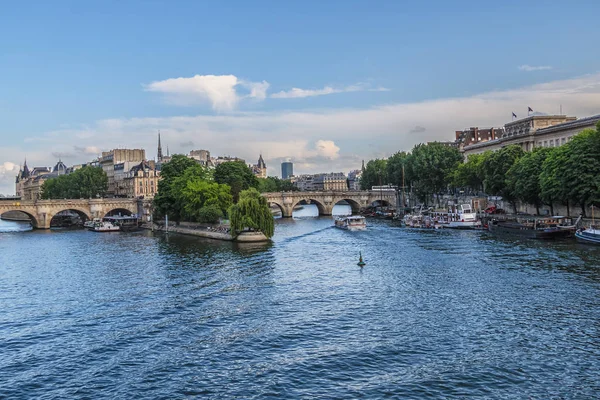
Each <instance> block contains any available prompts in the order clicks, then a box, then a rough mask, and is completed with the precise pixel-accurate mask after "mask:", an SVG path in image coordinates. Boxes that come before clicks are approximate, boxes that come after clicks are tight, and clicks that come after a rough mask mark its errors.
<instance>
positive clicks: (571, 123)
mask: <svg viewBox="0 0 600 400" xmlns="http://www.w3.org/2000/svg"><path fill="white" fill-rule="evenodd" d="M598 121H600V114H598V115H594V116H592V117H586V118H581V119H577V118H576V117H567V116H566V115H543V114H541V113H535V114H534V115H531V116H529V117H527V118H523V119H520V120H517V121H513V122H509V123H507V124H505V125H504V131H503V132H502V134H500V135H497V136H496V137H495V138H493V139H489V140H485V141H479V142H475V143H471V144H468V145H464V146H463V147H462V151H463V153H464V156H465V159H466V158H467V157H468V156H469V155H471V154H480V153H483V152H485V151H487V150H491V151H496V150H499V149H501V148H502V147H505V146H509V145H512V144H517V145H520V146H521V147H522V148H523V150H524V151H531V150H533V149H534V148H536V147H556V146H560V145H563V144H565V143H567V142H568V141H569V140H571V138H572V137H573V136H574V135H576V134H577V133H579V132H581V131H582V130H584V129H587V128H594V127H595V126H596V123H597V122H598ZM457 136H458V135H457Z"/></svg>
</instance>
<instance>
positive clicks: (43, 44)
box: [0, 0, 600, 194]
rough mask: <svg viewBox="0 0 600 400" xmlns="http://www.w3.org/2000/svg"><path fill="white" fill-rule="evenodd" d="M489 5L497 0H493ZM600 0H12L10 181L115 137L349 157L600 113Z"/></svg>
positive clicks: (91, 153)
mask: <svg viewBox="0 0 600 400" xmlns="http://www.w3.org/2000/svg"><path fill="white" fill-rule="evenodd" d="M487 3H490V4H487ZM599 11H600V3H599V2H597V1H573V2H570V3H564V2H562V3H560V2H548V1H545V2H538V1H527V2H522V1H503V2H494V4H492V3H491V2H480V1H472V2H469V1H457V2H447V1H437V0H431V1H428V2H403V1H379V2H369V1H352V0H345V1H336V0H329V1H326V2H324V1H309V0H305V1H287V2H282V1H260V0H257V1H251V2H249V1H183V0H181V1H151V0H148V1H134V0H130V1H86V2H81V1H60V0H55V1H52V2H48V1H28V2H3V3H2V8H1V12H0V121H1V123H0V139H1V142H0V143H1V145H0V194H14V191H15V190H14V189H15V188H14V179H15V175H16V174H17V172H18V170H19V168H20V165H21V164H22V163H23V161H24V160H25V158H26V159H27V164H28V166H29V167H34V166H53V165H54V164H56V162H57V161H58V160H59V159H62V161H63V162H65V163H66V164H68V165H71V164H78V163H82V162H87V161H91V160H92V159H94V158H95V157H97V156H98V154H99V153H100V152H101V151H108V150H110V149H113V148H144V149H146V155H147V158H149V159H153V158H155V157H156V140H157V133H158V131H159V130H160V132H161V137H162V143H163V148H166V147H167V146H168V147H169V151H170V153H171V154H174V153H188V152H189V151H190V150H193V149H207V150H209V151H210V152H211V154H212V155H214V156H217V155H231V156H238V157H241V158H244V159H245V160H247V161H248V162H256V160H257V159H258V156H259V154H261V153H262V155H263V157H264V159H265V161H266V163H267V166H268V173H269V175H280V174H281V171H280V162H281V161H282V160H285V159H287V158H290V159H291V160H292V161H293V162H294V172H295V173H296V174H300V173H316V172H333V171H335V172H347V171H350V170H353V169H357V168H360V165H361V161H362V160H363V159H364V160H369V159H372V158H376V157H387V156H389V155H391V154H393V153H394V152H396V151H408V150H410V149H411V148H412V147H413V146H414V145H415V144H417V143H421V142H427V141H433V140H453V138H454V131H456V130H461V129H464V128H467V127H471V126H479V127H490V126H502V125H504V124H505V123H506V122H509V121H510V120H511V114H512V112H515V113H516V114H517V115H518V117H519V118H521V117H523V116H526V115H527V107H532V108H533V109H534V110H535V111H539V112H545V113H549V114H552V113H558V112H559V110H560V107H561V105H562V110H563V113H565V114H568V115H572V116H576V117H580V118H581V117H585V116H590V115H594V114H600V57H598V54H597V50H596V49H597V44H598V43H597V39H598V38H599V37H600V25H599V24H598V23H597V16H598V14H599Z"/></svg>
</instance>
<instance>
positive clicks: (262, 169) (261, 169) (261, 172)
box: [248, 154, 267, 178]
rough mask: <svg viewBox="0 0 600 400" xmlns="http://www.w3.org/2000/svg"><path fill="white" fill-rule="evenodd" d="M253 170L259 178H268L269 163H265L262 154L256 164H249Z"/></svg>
mask: <svg viewBox="0 0 600 400" xmlns="http://www.w3.org/2000/svg"><path fill="white" fill-rule="evenodd" d="M248 167H250V169H251V170H252V173H253V174H254V175H255V176H256V177H257V178H266V177H267V164H265V160H263V157H262V154H261V155H260V157H258V162H257V163H256V164H254V165H252V164H250V165H248Z"/></svg>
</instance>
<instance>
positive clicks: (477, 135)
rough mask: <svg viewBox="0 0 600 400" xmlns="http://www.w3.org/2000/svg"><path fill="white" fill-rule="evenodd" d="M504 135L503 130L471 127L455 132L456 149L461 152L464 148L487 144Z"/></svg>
mask: <svg viewBox="0 0 600 400" xmlns="http://www.w3.org/2000/svg"><path fill="white" fill-rule="evenodd" d="M503 134H504V128H482V129H479V128H478V127H471V128H469V129H465V130H463V131H456V132H455V135H456V140H455V143H456V147H458V149H459V150H462V149H463V148H464V147H466V146H470V145H473V144H476V143H484V142H489V141H490V140H495V139H496V138H499V137H501V136H502V135H503Z"/></svg>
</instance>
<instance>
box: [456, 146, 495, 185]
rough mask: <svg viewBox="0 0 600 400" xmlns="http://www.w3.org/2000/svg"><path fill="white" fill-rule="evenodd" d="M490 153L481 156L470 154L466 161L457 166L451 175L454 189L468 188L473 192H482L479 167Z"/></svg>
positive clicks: (481, 176) (481, 174) (481, 173)
mask: <svg viewBox="0 0 600 400" xmlns="http://www.w3.org/2000/svg"><path fill="white" fill-rule="evenodd" d="M489 154H491V152H486V153H483V154H471V155H470V156H469V157H468V158H467V161H466V162H464V163H461V164H459V165H458V167H457V168H456V170H455V171H454V173H453V175H452V185H453V186H454V187H462V188H470V189H472V190H474V191H480V190H483V179H484V177H483V172H482V168H481V165H482V164H483V160H484V159H485V157H486V156H488V155H489Z"/></svg>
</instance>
